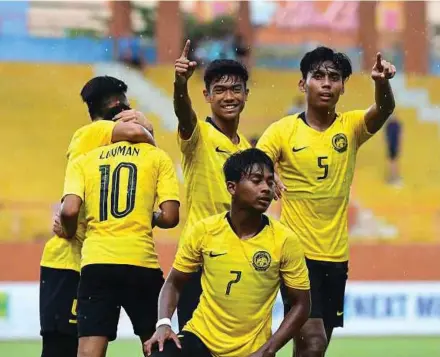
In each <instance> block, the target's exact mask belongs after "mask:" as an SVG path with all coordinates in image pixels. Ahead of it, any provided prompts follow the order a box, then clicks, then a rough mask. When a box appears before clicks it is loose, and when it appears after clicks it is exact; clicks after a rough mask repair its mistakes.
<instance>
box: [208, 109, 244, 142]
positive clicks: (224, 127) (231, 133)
mask: <svg viewBox="0 0 440 357" xmlns="http://www.w3.org/2000/svg"><path fill="white" fill-rule="evenodd" d="M211 119H212V121H213V122H214V124H215V125H217V127H218V128H219V129H220V130H221V132H222V133H223V134H225V135H226V136H227V137H228V138H229V139H231V141H232V142H233V143H234V144H237V143H238V142H239V138H238V134H237V130H238V123H239V121H240V117H237V118H236V119H234V120H224V119H220V118H219V117H217V116H216V115H215V114H214V113H213V114H212V117H211Z"/></svg>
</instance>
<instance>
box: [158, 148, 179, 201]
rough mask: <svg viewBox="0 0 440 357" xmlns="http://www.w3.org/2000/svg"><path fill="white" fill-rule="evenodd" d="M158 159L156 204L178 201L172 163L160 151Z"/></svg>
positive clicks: (177, 186)
mask: <svg viewBox="0 0 440 357" xmlns="http://www.w3.org/2000/svg"><path fill="white" fill-rule="evenodd" d="M161 153H162V155H160V157H159V173H158V180H157V204H159V205H160V204H161V203H162V202H165V201H178V202H180V199H179V185H178V183H177V175H176V170H175V169H174V165H173V161H172V160H171V158H170V157H169V156H168V154H167V153H165V152H164V151H161Z"/></svg>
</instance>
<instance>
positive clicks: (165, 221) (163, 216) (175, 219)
mask: <svg viewBox="0 0 440 357" xmlns="http://www.w3.org/2000/svg"><path fill="white" fill-rule="evenodd" d="M178 224H179V216H178V215H177V216H176V215H175V214H174V212H173V214H171V213H169V212H166V211H158V212H154V213H153V227H159V228H162V229H170V228H174V227H175V226H177V225H178Z"/></svg>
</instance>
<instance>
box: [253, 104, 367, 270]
mask: <svg viewBox="0 0 440 357" xmlns="http://www.w3.org/2000/svg"><path fill="white" fill-rule="evenodd" d="M365 113H366V112H365V111H363V110H358V111H351V112H346V113H337V116H336V119H335V121H334V122H333V124H332V125H331V126H330V127H329V128H328V129H327V130H325V131H322V132H320V131H317V130H314V129H312V128H311V127H310V126H308V125H307V124H306V121H305V114H304V113H301V114H295V115H290V116H287V117H285V118H283V119H281V120H279V121H277V122H275V123H273V124H272V125H271V126H270V127H269V128H268V129H267V130H266V131H265V132H264V134H263V135H262V136H261V138H260V140H259V142H258V144H257V147H258V148H259V149H261V150H263V151H265V152H266V153H267V154H268V155H269V156H270V157H271V158H272V160H273V161H274V162H276V163H277V164H278V173H279V175H280V178H281V180H282V181H283V183H284V185H285V186H286V191H285V192H284V193H283V196H282V211H281V222H283V223H284V224H286V225H287V226H288V227H289V228H291V229H292V230H293V231H294V232H296V233H297V234H298V235H299V236H300V238H301V240H302V243H303V247H304V252H305V255H306V257H307V258H309V259H314V260H323V261H333V262H342V261H347V260H348V227H347V207H348V201H349V195H350V187H351V183H352V181H353V174H354V169H355V163H356V154H357V151H358V149H359V147H360V146H361V145H362V144H363V143H364V142H365V141H367V140H368V139H369V138H370V137H371V135H372V134H370V133H369V132H368V130H367V127H366V124H365Z"/></svg>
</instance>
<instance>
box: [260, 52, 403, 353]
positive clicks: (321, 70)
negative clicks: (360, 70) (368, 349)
mask: <svg viewBox="0 0 440 357" xmlns="http://www.w3.org/2000/svg"><path fill="white" fill-rule="evenodd" d="M300 67H301V73H302V79H301V80H300V82H299V88H300V90H301V91H302V92H304V93H305V97H306V103H307V107H306V110H305V112H303V113H298V114H295V115H289V116H287V117H285V118H283V119H281V120H280V121H278V122H275V123H273V124H272V125H271V126H270V127H269V128H268V129H267V130H266V132H265V133H264V134H263V135H262V137H261V138H260V140H259V142H258V144H257V147H258V148H260V149H262V150H263V151H265V152H266V153H267V154H268V155H269V156H270V157H271V159H272V160H273V161H274V162H275V163H277V164H278V174H279V175H280V177H281V180H282V181H283V184H284V185H285V186H286V190H285V192H284V193H283V196H282V213H281V222H283V223H285V224H286V225H287V226H288V227H289V228H291V229H292V230H293V231H294V232H296V233H297V234H298V235H299V237H300V238H301V241H302V244H303V246H304V252H305V255H306V258H307V259H306V261H307V266H308V268H309V276H310V284H311V295H312V311H311V315H310V319H309V321H308V322H307V323H306V324H305V325H304V327H303V329H302V330H301V333H300V335H298V336H297V338H296V349H297V351H296V356H301V357H303V356H323V355H324V353H325V349H326V347H327V345H328V341H329V340H330V338H331V335H332V332H333V329H334V328H335V327H342V326H343V317H344V293H345V285H346V280H347V273H348V232H347V207H348V201H349V193H350V186H351V183H352V179H353V174H354V168H355V162H356V154H357V151H358V150H359V148H360V146H361V145H362V144H363V143H365V142H366V141H367V140H368V139H369V138H370V137H371V136H372V135H373V134H374V133H376V132H377V131H378V130H379V129H380V128H381V127H382V126H383V125H384V123H385V121H386V120H387V118H388V117H389V116H390V114H391V113H392V112H393V110H394V97H393V92H392V90H391V86H390V83H389V79H391V78H392V77H393V76H394V74H395V72H396V69H395V67H394V66H393V65H392V64H390V63H388V62H386V61H384V60H383V59H382V56H381V55H380V54H378V55H377V59H376V62H375V64H374V67H373V70H372V73H371V76H372V78H373V80H374V81H375V104H373V105H372V106H371V107H370V108H368V109H366V110H355V111H349V112H345V113H341V112H337V111H336V104H337V102H338V100H339V97H340V95H342V94H343V93H344V90H345V84H346V81H347V80H348V78H349V77H350V75H351V73H352V68H351V63H350V60H349V59H348V57H347V56H346V55H345V54H342V53H336V52H334V51H333V50H331V49H330V48H327V47H318V48H316V49H315V50H313V51H311V52H308V53H307V54H306V55H305V56H304V58H303V59H302V61H301V65H300ZM287 308H288V307H287Z"/></svg>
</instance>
